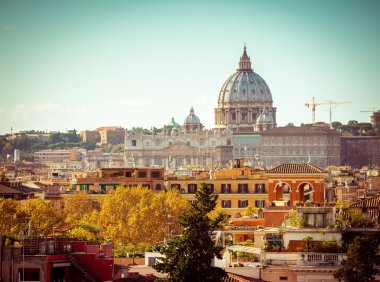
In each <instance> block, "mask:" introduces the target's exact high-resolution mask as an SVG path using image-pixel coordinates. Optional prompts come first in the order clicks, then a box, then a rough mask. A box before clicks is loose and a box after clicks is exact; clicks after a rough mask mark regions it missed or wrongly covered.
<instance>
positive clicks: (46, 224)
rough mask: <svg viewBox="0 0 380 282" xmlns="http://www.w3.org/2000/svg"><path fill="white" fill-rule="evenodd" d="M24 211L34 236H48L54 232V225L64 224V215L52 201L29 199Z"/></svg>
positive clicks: (30, 232) (29, 231) (30, 231)
mask: <svg viewBox="0 0 380 282" xmlns="http://www.w3.org/2000/svg"><path fill="white" fill-rule="evenodd" d="M24 212H25V214H26V219H27V222H28V226H27V227H26V228H28V229H29V230H28V233H29V234H31V235H32V236H48V235H50V234H52V233H53V227H57V226H60V225H62V224H61V223H62V220H63V216H62V214H61V213H60V212H59V210H58V209H57V208H55V207H54V206H53V204H52V203H51V202H50V201H44V200H42V199H40V198H37V199H32V200H29V201H28V203H27V205H26V207H25V208H24Z"/></svg>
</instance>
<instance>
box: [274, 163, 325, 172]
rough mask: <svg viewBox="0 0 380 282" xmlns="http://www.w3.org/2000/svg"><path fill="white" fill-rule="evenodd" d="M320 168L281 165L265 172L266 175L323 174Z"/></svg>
mask: <svg viewBox="0 0 380 282" xmlns="http://www.w3.org/2000/svg"><path fill="white" fill-rule="evenodd" d="M324 172H325V171H324V170H322V169H321V168H319V167H317V166H314V165H312V164H282V165H279V166H276V167H274V168H272V169H270V170H268V171H267V173H269V174H270V173H273V174H275V173H324Z"/></svg>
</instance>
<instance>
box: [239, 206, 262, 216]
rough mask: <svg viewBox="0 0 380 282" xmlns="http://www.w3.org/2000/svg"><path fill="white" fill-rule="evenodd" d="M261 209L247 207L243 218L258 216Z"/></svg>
mask: <svg viewBox="0 0 380 282" xmlns="http://www.w3.org/2000/svg"><path fill="white" fill-rule="evenodd" d="M258 211H259V209H258V208H256V207H252V206H247V207H246V208H245V209H244V211H243V212H242V214H241V215H242V216H253V215H257V213H258Z"/></svg>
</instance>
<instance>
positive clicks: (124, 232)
mask: <svg viewBox="0 0 380 282" xmlns="http://www.w3.org/2000/svg"><path fill="white" fill-rule="evenodd" d="M187 209H188V202H187V200H186V199H184V198H182V197H180V195H179V193H178V192H174V191H172V192H167V193H166V192H160V193H158V194H154V193H153V191H152V190H149V189H146V188H142V187H141V186H139V187H126V186H119V187H118V188H117V189H116V190H115V191H111V192H110V193H108V194H107V195H106V196H105V197H104V199H103V201H102V205H101V211H100V212H99V228H100V230H101V235H102V236H104V237H105V238H109V239H111V240H112V241H113V242H114V243H115V244H121V245H127V244H129V243H132V244H138V243H141V242H144V243H157V242H160V241H163V239H164V237H165V236H166V234H167V232H168V228H169V229H170V230H169V231H170V233H171V234H178V232H179V230H178V229H179V226H178V225H176V224H175V222H177V221H178V217H179V216H180V215H181V214H182V213H183V212H184V211H186V210H187ZM168 223H173V224H172V225H169V226H168Z"/></svg>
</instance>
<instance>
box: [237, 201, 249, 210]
mask: <svg viewBox="0 0 380 282" xmlns="http://www.w3.org/2000/svg"><path fill="white" fill-rule="evenodd" d="M238 204H239V208H246V207H248V200H239V202H238Z"/></svg>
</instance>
